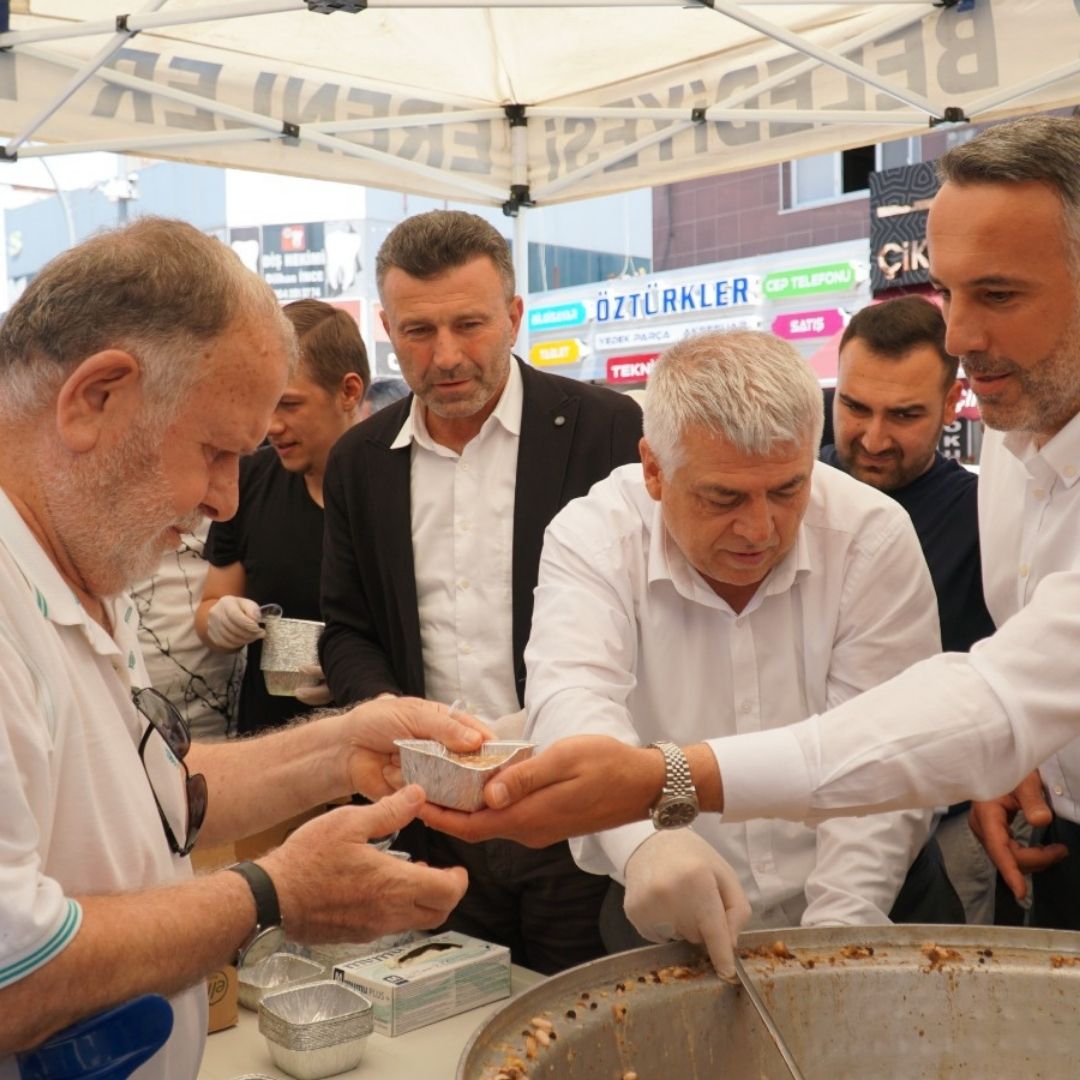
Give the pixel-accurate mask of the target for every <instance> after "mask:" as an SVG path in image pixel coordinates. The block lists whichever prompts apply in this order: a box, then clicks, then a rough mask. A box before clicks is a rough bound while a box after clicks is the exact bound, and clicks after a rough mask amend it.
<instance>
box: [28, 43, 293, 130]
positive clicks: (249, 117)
mask: <svg viewBox="0 0 1080 1080" xmlns="http://www.w3.org/2000/svg"><path fill="white" fill-rule="evenodd" d="M20 51H21V52H24V53H26V55H27V56H32V57H34V58H35V59H37V60H44V61H46V62H47V63H51V64H56V65H58V66H59V67H78V66H79V62H78V61H77V60H73V59H71V58H70V57H67V56H64V55H63V54H62V53H53V52H49V51H48V50H46V49H39V48H37V47H36V46H31V47H30V48H27V49H22V50H20ZM96 74H97V76H98V78H99V79H102V80H103V81H105V82H109V83H113V84H115V85H116V86H122V87H124V88H125V89H127V90H141V91H144V92H145V93H147V94H152V95H154V96H156V97H160V98H165V99H167V100H169V101H176V102H179V103H180V104H182V105H192V106H194V107H195V108H197V109H203V110H205V111H206V112H210V113H214V114H215V115H217V116H223V117H225V118H227V119H229V120H237V121H239V122H240V123H243V124H248V125H249V126H251V127H255V128H260V129H262V130H265V131H267V132H269V133H270V134H271V135H281V134H282V123H283V122H282V121H281V120H280V119H275V118H274V117H272V116H266V115H264V114H263V113H257V112H251V111H249V110H247V109H238V108H236V107H235V106H233V105H226V104H223V103H222V102H219V101H213V100H211V99H210V98H206V97H202V96H201V95H199V94H193V93H191V91H190V90H182V89H180V88H179V87H176V86H164V85H162V84H161V83H156V82H154V81H153V80H152V79H143V78H140V77H139V76H138V75H127V74H125V73H124V72H122V71H116V70H114V69H113V68H102V69H101V70H99V71H98V72H97V73H96Z"/></svg>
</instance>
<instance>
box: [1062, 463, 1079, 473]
mask: <svg viewBox="0 0 1080 1080" xmlns="http://www.w3.org/2000/svg"><path fill="white" fill-rule="evenodd" d="M1061 471H1062V472H1063V473H1064V474H1065V475H1066V476H1075V475H1076V466H1075V465H1066V466H1065V468H1064V469H1062V470H1061Z"/></svg>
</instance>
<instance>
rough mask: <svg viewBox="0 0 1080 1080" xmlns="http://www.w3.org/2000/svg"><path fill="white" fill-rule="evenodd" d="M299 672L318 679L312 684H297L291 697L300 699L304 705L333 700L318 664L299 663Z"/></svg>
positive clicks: (326, 703) (325, 703)
mask: <svg viewBox="0 0 1080 1080" xmlns="http://www.w3.org/2000/svg"><path fill="white" fill-rule="evenodd" d="M300 674H301V675H306V676H307V677H308V678H309V679H318V680H319V681H318V682H317V683H316V684H315V685H314V686H298V687H297V688H296V689H295V690H294V691H293V697H294V698H296V700H297V701H302V702H303V703H304V704H305V705H329V704H330V702H331V701H333V700H334V695H333V694H331V693H330V687H329V686H327V685H326V675H325V674H323V669H322V668H321V667H319V665H318V664H301V665H300Z"/></svg>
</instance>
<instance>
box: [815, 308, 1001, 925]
mask: <svg viewBox="0 0 1080 1080" xmlns="http://www.w3.org/2000/svg"><path fill="white" fill-rule="evenodd" d="M958 365H959V361H958V360H957V358H956V357H955V356H951V355H950V354H949V353H948V352H946V350H945V319H944V317H943V316H942V314H941V311H940V310H939V309H938V307H937V305H936V304H932V303H931V302H930V301H929V300H924V299H923V298H922V297H920V296H905V297H901V298H900V299H897V300H890V301H888V302H886V303H883V304H872V305H870V306H869V307H865V308H863V309H862V310H861V311H859V312H857V313H856V314H855V316H854V317H853V318H852V320H851V322H850V323H849V324H848V326H847V329H846V330H845V331H844V334H843V337H842V338H841V339H840V365H839V368H838V371H837V382H836V396H835V398H834V400H833V432H834V437H835V439H836V443H835V445H832V446H824V447H822V450H821V460H822V461H824V462H826V463H827V464H829V465H835V466H837V467H839V468H841V469H843V470H844V472H846V473H850V474H851V475H852V476H854V477H855V478H856V479H858V480H862V481H863V482H864V483H866V484H870V485H871V486H872V487H876V488H877V489H878V490H879V491H884V492H885V493H886V494H888V495H891V496H892V498H894V499H895V500H896V501H897V502H898V503H899V504H900V505H901V506H902V507H903V508H904V509H905V510H906V511H907V512H908V514H910V516H911V520H912V522H913V524H914V525H915V532H916V533H917V534H918V537H919V543H920V544H921V545H922V550H923V555H924V556H925V557H926V561H927V564H928V565H929V567H930V576H931V578H932V579H933V582H934V591H935V592H936V594H937V604H938V617H939V619H940V622H941V647H942V649H943V650H944V651H945V652H967V651H968V649H970V648H971V646H972V645H974V644H975V642H976V641H979V640H980V639H981V638H984V637H986V636H987V635H989V634H992V633H993V632H994V622H993V620H992V619H991V618H990V613H989V612H988V611H987V610H986V603H985V601H984V600H983V591H982V563H981V561H980V558H979V518H978V504H977V499H978V479H977V477H976V476H975V474H974V473H972V472H969V471H968V470H967V469H965V468H964V467H963V466H962V465H960V464H959V463H958V462H956V461H952V460H950V459H949V458H946V457H944V456H943V455H942V454H941V453H940V452H939V451H938V443H939V442H940V439H941V432H942V430H943V428H944V427H945V426H946V425H947V424H950V423H952V421H953V420H954V419H955V418H956V408H957V403H958V402H959V399H960V395H961V393H962V391H963V384H962V383H961V382H959V380H958V379H957V377H956V375H957V369H958ZM969 805H970V804H969V803H966V802H964V803H957V804H956V805H954V806H952V807H950V808H949V811H948V814H947V816H946V817H945V818H944V819H943V820H942V822H941V824H940V826H939V827H938V829H937V830H936V832H935V839H936V840H937V842H938V844H939V845H940V847H941V850H942V854H943V855H944V857H945V865H946V867H947V869H948V872H949V877H950V879H951V881H952V883H953V885H954V886H955V888H956V891H957V893H958V894H959V896H960V899H961V901H962V902H963V904H964V911H965V914H966V916H967V921H968V922H969V923H990V922H993V917H994V873H993V867H992V865H991V864H990V862H989V860H988V859H987V858H986V855H985V853H984V852H983V850H982V848H981V847H980V846H979V844H978V842H977V841H976V840H975V837H974V836H973V835H972V834H971V829H970V827H969V826H968V823H967V816H966V815H967V809H968V807H969Z"/></svg>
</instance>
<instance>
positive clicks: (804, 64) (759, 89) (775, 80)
mask: <svg viewBox="0 0 1080 1080" xmlns="http://www.w3.org/2000/svg"><path fill="white" fill-rule="evenodd" d="M921 7H922V8H923V10H920V11H916V12H908V13H906V14H904V15H901V16H900V17H899V18H898V19H896V20H895V21H894V22H891V23H886V24H885V25H884V26H882V25H880V24H875V25H873V26H872V28H871V29H870V30H865V31H863V32H862V33H861V34H856V35H855V37H853V38H847V39H845V40H844V41H841V42H838V43H837V44H835V45H833V46H831V48H833V49H835V51H836V52H837V53H838V54H839V55H840V56H847V54H848V53H850V52H854V51H855V50H856V49H861V48H862V47H863V46H864V45H869V44H870V43H871V42H874V41H880V40H881V39H882V38H886V37H888V36H889V35H890V34H895V33H897V32H898V31H900V30H906V29H907V28H908V27H909V26H910V25H911V24H912V23H916V22H922V20H923V19H925V18H926V15H927V11H926V10H925V7H926V5H925V4H922V5H921ZM818 67H821V61H820V60H816V59H814V58H813V57H807V58H806V59H805V60H803V61H801V62H800V63H798V64H793V65H792V66H791V67H789V68H785V69H784V70H783V71H779V72H777V73H776V74H775V75H770V76H769V77H768V78H767V79H763V80H762V81H761V82H759V83H757V84H755V85H754V86H752V87H750V88H749V89H747V90H742V91H740V92H739V93H737V94H733V95H732V96H731V97H729V98H725V99H724V102H723V104H724V105H726V106H728V107H729V108H733V107H735V106H736V105H742V104H743V103H744V102H746V101H750V100H751V99H752V98H755V97H758V96H759V95H760V94H763V93H765V92H766V91H767V90H772V89H773V88H774V87H777V86H782V85H783V84H784V83H786V82H790V80H792V79H795V78H798V76H800V75H803V74H805V73H806V72H807V71H813V70H814V69H815V68H818ZM717 104H718V105H719V104H720V102H717Z"/></svg>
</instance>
